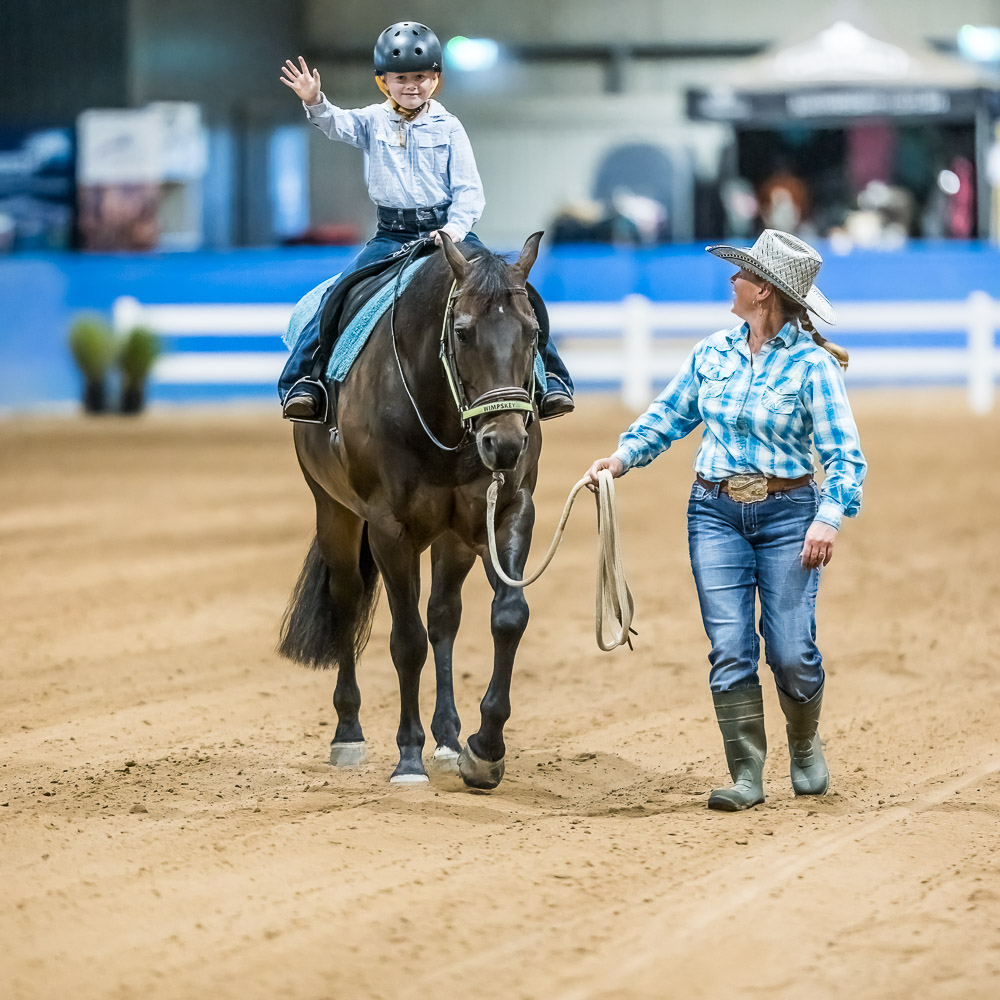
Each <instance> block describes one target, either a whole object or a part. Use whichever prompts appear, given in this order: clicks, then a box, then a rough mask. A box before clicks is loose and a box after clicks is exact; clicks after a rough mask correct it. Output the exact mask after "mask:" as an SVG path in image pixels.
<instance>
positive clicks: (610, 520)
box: [486, 469, 636, 651]
mask: <svg viewBox="0 0 1000 1000" xmlns="http://www.w3.org/2000/svg"><path fill="white" fill-rule="evenodd" d="M597 480H598V495H597V498H596V499H597V603H596V608H595V614H594V629H595V633H596V635H597V645H598V646H600V647H601V649H603V650H605V651H609V650H612V649H615V648H616V647H618V646H624V645H626V644H628V647H629V649H631V648H632V639H631V635H634V634H636V633H635V630H634V629H633V628H632V617H633V615H634V613H635V602H634V601H633V600H632V591H631V590H630V589H629V585H628V580H627V579H626V578H625V564H624V562H623V560H622V555H621V538H620V536H619V533H618V513H617V510H616V508H615V481H614V477H613V476H612V475H611V473H610V472H609V471H608V470H607V469H601V471H600V472H599V473H598V475H597ZM502 483H503V474H502V473H495V474H494V476H493V482H491V483H490V485H489V488H488V489H487V490H486V537H487V540H488V542H489V547H490V558H491V559H492V560H493V569H494V570H495V571H496V574H497V576H498V577H499V578H500V579H501V580H503V582H504V583H506V584H507V586H508V587H517V588H523V587H527V586H528V585H529V584H532V583H534V582H535V581H536V580H537V579H538V578H539V577H540V576H541V575H542V573H544V572H545V570H546V568H547V567H548V565H549V563H550V562H552V557H553V556H554V555H555V554H556V549H558V548H559V543H560V542H561V541H562V535H563V531H564V530H565V528H566V522H567V521H568V520H569V513H570V511H571V510H572V509H573V503H574V501H575V500H576V497H577V494H578V493H579V492H580V490H582V489H584V487H586V485H587V480H586V479H585V478H584V479H581V480H580V481H579V482H578V483H577V484H576V485H575V486H574V487H573V489H572V490H570V494H569V497H567V499H566V505H565V506H564V507H563V511H562V515H561V516H560V518H559V524H558V525H556V532H555V535H554V536H553V538H552V543H551V544H550V545H549V550H548V552H546V553H545V557H544V558H543V559H542V563H541V565H540V566H539V567H538V569H536V570H535V572H534V573H532V574H531V576H529V577H527V578H526V579H522V580H512V579H511V578H510V577H509V576H508V575H507V574H506V573H505V572H504V571H503V569H502V568H501V566H500V557H499V555H498V554H497V538H496V509H497V493H498V492H499V490H500V486H501V485H502ZM612 616H613V617H614V618H615V619H616V620H617V622H618V627H617V628H615V627H614V626H612V627H611V638H610V640H609V639H606V638H605V631H606V629H605V624H606V623H607V622H610V620H611V618H612Z"/></svg>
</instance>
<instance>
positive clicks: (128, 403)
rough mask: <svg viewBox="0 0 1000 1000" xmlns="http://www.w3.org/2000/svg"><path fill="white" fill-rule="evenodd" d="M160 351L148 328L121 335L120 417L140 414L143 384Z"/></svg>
mask: <svg viewBox="0 0 1000 1000" xmlns="http://www.w3.org/2000/svg"><path fill="white" fill-rule="evenodd" d="M161 350H162V346H161V344H160V338H159V337H157V335H156V334H155V333H154V332H153V331H152V330H150V329H149V327H145V326H136V327H133V328H132V329H131V330H129V332H128V333H127V334H125V336H124V338H123V339H122V342H121V346H120V347H119V349H118V371H119V373H120V375H121V401H120V407H119V408H120V410H121V412H122V413H141V412H142V410H143V409H144V408H145V405H146V383H147V381H148V379H149V373H150V372H151V371H152V369H153V364H154V363H155V361H156V359H157V358H158V357H159V356H160V352H161Z"/></svg>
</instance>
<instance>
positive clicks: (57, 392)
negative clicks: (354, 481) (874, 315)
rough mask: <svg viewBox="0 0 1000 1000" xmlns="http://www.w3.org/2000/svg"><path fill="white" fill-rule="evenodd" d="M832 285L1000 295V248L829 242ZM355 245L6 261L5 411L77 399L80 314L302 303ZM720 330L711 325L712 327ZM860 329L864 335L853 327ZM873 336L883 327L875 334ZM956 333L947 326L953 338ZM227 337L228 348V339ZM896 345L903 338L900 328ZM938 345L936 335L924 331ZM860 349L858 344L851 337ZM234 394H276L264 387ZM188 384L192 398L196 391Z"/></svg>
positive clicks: (604, 281) (630, 267) (610, 264)
mask: <svg viewBox="0 0 1000 1000" xmlns="http://www.w3.org/2000/svg"><path fill="white" fill-rule="evenodd" d="M820 251H821V252H822V253H823V254H824V257H825V258H826V263H825V264H824V266H823V270H822V272H821V280H820V287H821V288H822V289H823V291H824V292H825V293H826V295H827V296H828V297H829V298H830V299H831V300H832V301H833V303H834V305H836V303H837V302H838V301H854V302H858V301H864V300H870V301H875V300H884V299H898V300H907V299H908V300H926V299H938V300H941V299H944V300H948V299H955V300H961V299H964V298H965V297H966V296H967V295H968V294H969V293H970V292H971V291H973V290H975V289H982V290H984V291H986V292H987V293H988V294H989V295H991V296H992V297H994V298H998V299H1000V250H998V249H997V248H995V247H991V246H987V245H984V244H978V243H927V244H919V243H915V244H911V245H910V246H908V247H907V248H906V249H905V250H900V251H895V252H890V253H881V252H870V251H869V252H865V251H858V252H854V253H851V254H848V255H845V256H838V255H836V254H833V253H832V252H831V251H830V250H829V248H828V247H825V246H823V245H820ZM354 253H355V249H354V248H325V247H324V248H302V247H295V248H287V249H266V250H234V251H227V252H217V253H190V254H180V253H178V254H153V255H142V256H138V255H126V254H121V255H89V254H47V255H24V256H16V257H6V258H0V304H2V305H0V408H4V409H11V408H13V409H21V408H29V407H33V406H46V405H52V404H55V403H66V402H70V401H73V400H76V398H77V397H78V393H79V379H78V376H77V374H76V371H75V368H74V366H73V363H72V359H71V358H70V356H69V352H68V350H67V347H66V335H67V331H68V329H69V325H70V323H71V321H72V319H73V317H74V315H75V314H76V313H78V312H80V311H83V310H96V311H98V312H101V313H104V314H105V315H107V316H108V317H110V313H111V307H112V303H113V302H114V300H115V299H116V298H117V297H118V296H121V295H131V296H134V297H135V298H136V299H138V300H139V301H140V302H145V303H213V302H216V303H218V302H237V303H258V302H259V303H289V304H291V303H293V302H295V301H296V300H297V299H298V298H300V297H301V296H302V295H304V294H305V293H306V292H307V291H308V290H309V289H310V288H312V287H313V286H315V285H316V284H318V283H319V282H321V281H323V280H324V279H326V278H327V277H329V276H330V275H331V274H334V273H336V272H337V271H339V270H341V269H342V267H343V266H344V265H345V264H346V263H347V262H348V261H349V260H350V259H351V257H352V256H353V254H354ZM731 273H732V268H731V267H730V266H728V265H727V264H726V263H725V262H722V261H719V260H717V259H716V258H714V257H712V256H710V255H708V254H706V253H705V252H704V247H703V246H701V245H699V246H670V247H658V248H653V249H627V248H615V247H607V246H601V245H593V246H590V245H588V246H559V247H556V248H554V249H553V250H551V251H549V252H547V253H543V255H542V257H541V258H540V259H539V261H538V262H537V264H536V265H535V268H534V271H533V272H532V280H533V281H534V283H535V284H536V285H537V286H538V288H539V290H540V291H541V293H542V295H543V296H544V297H545V298H546V299H548V300H549V301H551V302H610V301H618V300H620V299H622V298H623V297H624V296H625V295H628V294H630V293H633V292H635V293H638V294H640V295H644V296H647V297H648V298H650V299H652V300H653V301H658V302H676V301H682V302H699V301H700V302H706V301H709V302H711V301H714V302H724V301H726V300H727V299H728V298H729V283H728V279H729V275H730V274H731ZM706 332H708V331H706ZM853 336H857V335H853ZM873 336H876V334H874V333H873ZM954 336H955V335H953V334H946V333H942V334H941V337H943V338H948V339H947V341H945V340H939V341H933V342H934V343H935V344H937V346H947V345H949V344H951V343H953V342H954V341H953V338H954ZM222 340H225V344H224V346H223V345H222V344H221V343H220V341H222ZM892 342H893V344H894V345H896V344H900V343H901V342H900V341H899V339H898V337H897V338H895V339H893V341H892ZM920 343H921V344H923V345H925V346H930V345H931V343H932V341H931V340H927V339H924V340H921V341H920ZM848 346H849V345H848ZM275 347H276V345H275V341H274V338H270V337H257V336H252V337H251V336H248V337H246V338H212V337H209V336H206V337H204V338H197V339H195V338H184V344H183V349H184V350H185V351H211V350H220V349H224V350H242V351H260V350H271V349H273V348H275ZM218 392H219V393H220V394H222V395H223V396H226V395H231V396H233V397H246V396H247V395H249V396H256V397H258V398H273V397H272V396H271V394H270V392H268V391H267V390H265V389H262V388H261V387H260V386H254V387H242V386H235V387H233V386H228V387H226V388H225V389H224V390H222V389H220V390H219V391H218ZM186 393H188V394H189V395H185V394H186ZM151 396H152V398H153V399H154V400H156V399H186V398H190V399H195V398H211V396H212V393H211V392H210V391H208V392H207V391H206V389H205V387H203V386H202V387H199V388H198V389H197V390H195V389H190V390H188V389H187V388H186V387H182V386H169V387H168V386H156V387H155V388H154V390H153V392H152V394H151Z"/></svg>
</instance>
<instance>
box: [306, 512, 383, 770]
mask: <svg viewBox="0 0 1000 1000" xmlns="http://www.w3.org/2000/svg"><path fill="white" fill-rule="evenodd" d="M366 534H367V532H366V526H365V522H364V521H363V520H362V519H361V518H359V517H358V516H357V515H356V514H355V513H354V512H353V511H351V510H348V508H346V507H344V506H343V505H342V504H339V503H337V502H336V501H335V500H333V499H331V498H330V497H329V496H327V495H326V494H325V493H324V494H321V495H319V496H317V497H316V539H317V542H318V544H319V550H320V553H321V554H322V556H323V561H324V562H325V563H326V565H327V568H328V570H329V573H328V579H327V586H328V589H329V594H330V601H331V603H332V606H333V611H334V615H335V616H336V618H337V620H338V626H339V628H338V638H337V650H336V654H337V664H338V670H337V686H336V688H335V689H334V692H333V707H334V708H335V709H336V712H337V730H336V732H335V733H334V737H333V740H332V741H331V743H330V763H331V764H337V765H340V766H347V765H351V764H361V763H363V762H364V760H365V757H366V748H365V737H364V734H363V733H362V731H361V721H360V719H359V718H358V713H359V711H360V709H361V690H360V689H359V687H358V679H357V655H358V652H359V651H360V647H362V646H364V644H365V642H367V637H368V636H367V633H368V630H369V629H370V626H371V615H372V613H373V611H374V606H375V602H376V600H377V596H378V595H377V591H376V588H377V586H378V574H377V571H376V570H375V566H374V562H373V561H372V557H371V552H370V550H369V548H368V539H367V537H366Z"/></svg>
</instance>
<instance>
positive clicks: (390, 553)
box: [371, 531, 427, 784]
mask: <svg viewBox="0 0 1000 1000" xmlns="http://www.w3.org/2000/svg"><path fill="white" fill-rule="evenodd" d="M371 544H372V552H373V553H374V554H375V560H376V562H377V563H378V568H379V572H380V573H381V574H382V580H383V582H384V584H385V593H386V597H387V598H388V599H389V609H390V611H391V612H392V632H391V633H390V636H389V651H390V653H391V654H392V662H393V666H395V668H396V675H397V677H398V678H399V729H398V730H397V731H396V745H397V746H398V747H399V763H398V764H397V765H396V769H395V770H394V771H393V772H392V777H391V778H390V779H389V780H390V781H392V782H394V783H397V784H413V783H416V782H423V781H426V780H427V771H426V770H424V762H423V759H422V754H423V749H424V730H423V726H421V724H420V703H419V696H420V671H421V670H422V669H423V666H424V661H425V660H426V659H427V630H426V629H425V628H424V625H423V622H421V620H420V606H419V600H420V553H419V552H418V551H417V548H416V546H415V545H413V544H412V543H411V542H410V541H409V540H408V539H407V538H406V537H405V536H404V537H399V536H398V535H391V536H390V535H388V534H382V533H380V532H377V531H372V532H371Z"/></svg>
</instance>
